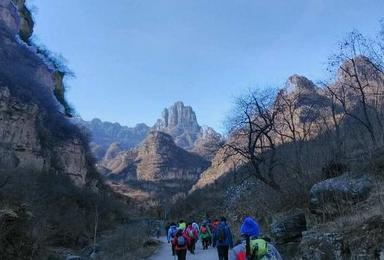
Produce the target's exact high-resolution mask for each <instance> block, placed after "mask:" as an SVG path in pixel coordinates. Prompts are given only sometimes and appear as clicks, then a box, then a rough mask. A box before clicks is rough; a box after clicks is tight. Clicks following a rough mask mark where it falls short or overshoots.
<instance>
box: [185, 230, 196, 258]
mask: <svg viewBox="0 0 384 260" xmlns="http://www.w3.org/2000/svg"><path fill="white" fill-rule="evenodd" d="M184 233H185V234H186V235H187V236H188V239H189V245H188V250H189V252H191V254H194V253H195V246H196V240H197V238H198V237H199V233H198V232H197V230H196V229H195V228H193V226H192V223H188V226H187V228H186V229H185V231H184Z"/></svg>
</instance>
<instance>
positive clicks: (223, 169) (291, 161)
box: [172, 56, 384, 259]
mask: <svg viewBox="0 0 384 260" xmlns="http://www.w3.org/2000/svg"><path fill="white" fill-rule="evenodd" d="M338 66H339V67H338V70H337V73H336V79H335V80H334V81H333V82H330V83H328V84H324V85H322V86H316V85H315V84H314V83H313V82H311V81H310V80H308V79H307V78H305V77H303V76H298V75H293V76H292V77H290V78H289V79H288V81H287V84H286V85H285V87H284V88H282V89H280V90H279V91H277V94H276V95H275V96H271V97H272V98H273V99H271V102H270V103H268V104H269V105H268V106H266V107H265V108H266V109H267V110H262V109H263V108H262V107H261V105H260V104H262V103H261V101H260V103H258V106H257V107H258V108H259V110H258V111H259V112H260V111H263V113H255V114H254V115H253V116H254V117H253V118H252V122H251V124H252V125H254V127H255V129H262V130H260V131H259V130H255V131H254V132H250V131H249V129H248V128H247V126H248V124H249V122H247V121H246V119H247V117H245V122H247V124H245V125H241V128H236V130H232V131H233V132H231V134H230V136H229V138H228V139H227V140H226V143H225V144H224V146H223V148H222V149H220V150H219V152H218V153H217V154H216V156H215V157H214V159H213V162H212V165H211V167H210V168H208V169H207V170H206V171H205V172H203V173H202V174H201V177H200V179H199V180H198V181H197V183H196V184H195V185H194V186H193V188H192V189H191V190H190V192H189V196H188V197H187V198H186V201H184V202H182V201H178V202H177V203H176V204H175V206H174V208H173V209H172V212H173V214H174V217H176V218H177V217H180V215H179V214H178V212H180V211H182V212H185V211H186V212H188V214H189V215H190V216H191V218H204V217H205V216H206V215H207V216H217V215H226V216H228V217H230V219H231V220H232V221H233V222H234V223H240V222H241V220H242V218H243V216H246V215H252V216H256V218H257V219H258V220H259V222H260V223H261V224H262V225H263V227H264V230H265V234H267V235H268V236H270V237H272V238H273V239H274V242H275V243H276V245H277V246H278V248H279V250H280V251H281V252H282V254H283V256H284V257H285V258H287V259H309V258H314V259H355V258H356V257H358V256H359V257H363V258H364V259H374V258H375V257H379V256H381V255H382V254H383V252H384V251H383V248H382V245H383V241H384V237H383V236H382V229H381V228H380V226H381V225H382V223H383V221H384V219H383V218H382V215H383V207H382V196H383V192H384V191H383V188H382V187H383V178H382V168H381V166H380V165H382V159H383V157H382V148H381V147H382V140H381V139H380V141H379V139H378V138H379V136H381V135H382V131H383V130H382V127H381V125H382V120H383V117H382V115H383V110H382V109H383V106H382V104H383V100H382V99H378V94H377V93H381V92H382V91H383V90H384V84H383V79H384V75H383V74H382V72H381V71H380V70H379V69H377V68H378V66H379V65H374V64H373V63H372V61H371V60H370V59H369V58H367V57H362V56H356V57H355V56H352V57H351V58H350V59H349V60H341V61H340V63H339V65H338ZM251 97H252V98H251V99H242V100H241V101H242V102H245V103H239V104H247V105H248V107H250V106H251V104H254V103H246V102H247V101H248V100H251V102H256V101H255V100H265V99H262V98H261V97H264V96H263V94H258V96H251ZM259 98H260V99H259ZM241 108H244V107H241ZM236 111H240V113H244V111H247V110H241V109H240V110H236ZM256 111H257V110H256ZM270 115H273V121H271V118H272V117H270ZM258 117H260V118H262V120H260V119H259V118H258ZM236 120H239V118H238V117H236ZM243 120H244V119H243ZM268 120H269V121H268ZM233 122H243V121H241V120H239V121H233ZM266 122H267V123H268V124H269V123H271V124H272V127H270V128H268V129H269V130H268V132H267V131H266V130H265V129H267V128H266V127H265V128H264V124H267V123H266ZM257 127H259V128H257ZM258 131H259V132H258ZM250 133H252V134H251V135H250ZM253 134H254V135H253ZM262 135H265V136H268V137H270V138H271V139H253V138H258V136H262ZM248 137H250V138H252V142H259V141H260V142H263V143H258V144H267V143H268V140H270V143H268V144H272V145H273V146H271V145H268V146H266V147H268V148H265V150H257V151H256V152H255V153H256V154H255V158H257V161H256V162H255V163H259V164H256V165H257V166H258V167H260V168H255V164H252V162H251V159H250V158H252V157H246V155H247V153H248V152H249V151H250V150H248V148H249V146H248V143H247V141H248ZM257 170H259V171H260V172H261V174H262V176H261V177H259V175H257V173H258V172H257ZM272 184H273V185H272ZM197 202H199V203H197ZM218 202H223V203H218ZM352 226H354V227H356V228H354V229H353V228H351V227H352ZM361 239H363V240H364V241H365V243H363V244H358V243H357V242H356V241H361ZM377 259H378V258H377Z"/></svg>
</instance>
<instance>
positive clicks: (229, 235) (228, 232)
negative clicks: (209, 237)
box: [213, 221, 233, 248]
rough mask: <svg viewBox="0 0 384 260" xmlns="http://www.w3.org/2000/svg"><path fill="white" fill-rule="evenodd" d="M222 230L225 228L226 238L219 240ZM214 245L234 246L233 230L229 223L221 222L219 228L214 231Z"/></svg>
mask: <svg viewBox="0 0 384 260" xmlns="http://www.w3.org/2000/svg"><path fill="white" fill-rule="evenodd" d="M220 230H224V234H225V239H224V240H223V241H221V240H219V235H220V234H219V233H220ZM213 246H229V247H230V248H232V247H233V241H232V232H231V229H230V228H229V226H228V225H227V223H225V222H223V221H222V222H221V223H220V225H219V226H218V227H217V229H216V230H215V231H214V232H213Z"/></svg>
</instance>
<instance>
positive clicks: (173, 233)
mask: <svg viewBox="0 0 384 260" xmlns="http://www.w3.org/2000/svg"><path fill="white" fill-rule="evenodd" d="M176 233H177V228H176V227H174V228H172V230H171V237H172V238H174V237H175V236H176Z"/></svg>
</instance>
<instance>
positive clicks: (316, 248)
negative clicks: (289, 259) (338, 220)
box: [297, 216, 384, 260]
mask: <svg viewBox="0 0 384 260" xmlns="http://www.w3.org/2000/svg"><path fill="white" fill-rule="evenodd" d="M324 229H325V230H323V229H317V230H311V231H306V232H304V233H303V239H302V242H301V244H300V247H299V249H300V251H299V254H298V257H297V259H313V260H323V259H324V260H325V259H335V260H339V259H340V260H342V259H382V257H383V253H384V218H383V216H374V217H371V218H369V219H368V220H366V221H364V223H362V224H359V225H356V226H349V227H347V228H346V229H344V230H341V231H338V232H334V231H327V228H324Z"/></svg>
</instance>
